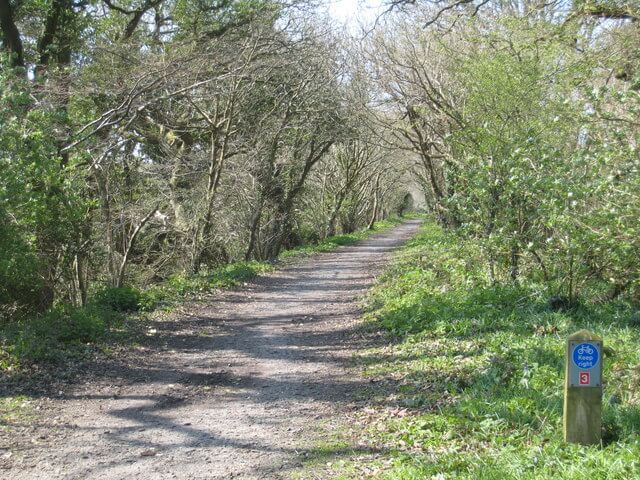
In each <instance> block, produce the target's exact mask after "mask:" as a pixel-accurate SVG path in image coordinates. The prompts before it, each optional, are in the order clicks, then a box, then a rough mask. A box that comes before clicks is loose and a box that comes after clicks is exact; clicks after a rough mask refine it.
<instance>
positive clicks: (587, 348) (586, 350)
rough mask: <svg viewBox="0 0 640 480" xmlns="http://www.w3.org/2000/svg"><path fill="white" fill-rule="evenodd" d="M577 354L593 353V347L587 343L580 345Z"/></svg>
mask: <svg viewBox="0 0 640 480" xmlns="http://www.w3.org/2000/svg"><path fill="white" fill-rule="evenodd" d="M578 355H593V348H591V347H590V346H589V345H582V346H581V347H580V348H579V349H578Z"/></svg>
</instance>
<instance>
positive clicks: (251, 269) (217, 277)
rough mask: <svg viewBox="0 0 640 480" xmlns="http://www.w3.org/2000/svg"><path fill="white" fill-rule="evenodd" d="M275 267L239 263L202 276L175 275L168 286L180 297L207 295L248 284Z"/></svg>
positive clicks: (253, 263)
mask: <svg viewBox="0 0 640 480" xmlns="http://www.w3.org/2000/svg"><path fill="white" fill-rule="evenodd" d="M272 269H273V266H272V265H271V264H269V263H263V262H255V261H254V262H237V263H232V264H229V265H226V266H224V267H221V268H218V269H216V270H213V271H212V272H210V273H203V274H200V275H195V276H194V275H173V276H171V277H170V278H169V281H168V284H169V287H170V288H171V290H172V291H174V292H175V293H177V294H178V295H186V294H191V293H205V292H209V291H212V290H215V289H218V288H229V287H233V286H235V285H238V284H239V283H242V282H246V281H247V280H250V279H252V278H253V277H255V276H256V275H259V274H261V273H266V272H269V271H271V270H272Z"/></svg>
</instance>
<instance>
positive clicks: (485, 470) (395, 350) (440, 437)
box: [303, 224, 640, 480]
mask: <svg viewBox="0 0 640 480" xmlns="http://www.w3.org/2000/svg"><path fill="white" fill-rule="evenodd" d="M368 320H369V323H368V327H369V328H373V329H376V330H381V331H383V332H386V333H385V341H384V342H383V345H381V346H379V347H376V348H373V349H371V350H369V351H364V352H362V353H361V354H360V355H359V357H358V359H357V361H358V365H359V367H360V368H361V369H362V373H363V375H364V376H365V377H367V378H368V379H369V381H370V382H371V383H370V385H371V387H369V388H367V389H366V390H363V391H362V392H360V394H361V400H362V401H363V402H365V405H366V407H363V408H361V409H360V410H359V411H358V412H357V413H356V414H354V416H353V418H352V419H350V421H349V425H350V426H349V427H347V429H346V430H345V432H344V434H343V438H342V439H340V440H338V441H336V448H335V449H333V450H332V449H331V448H329V447H327V445H323V447H322V458H321V460H320V461H319V460H318V458H316V459H315V462H316V465H317V463H318V462H320V463H322V464H323V465H330V468H329V471H328V472H325V473H324V475H325V476H327V477H331V478H345V479H346V478H354V479H355V478H380V479H398V480H409V479H411V480H413V479H449V478H456V479H496V480H497V479H501V480H502V479H548V478H562V479H576V480H577V479H580V480H582V479H584V478H603V479H604V478H607V479H620V480H623V479H625V480H626V479H630V478H640V439H639V437H638V434H639V433H640V387H639V381H640V350H639V349H638V348H637V345H638V344H639V342H640V331H639V326H638V315H637V314H636V313H635V311H634V308H633V306H632V305H629V304H627V303H624V302H617V303H610V304H606V305H592V304H588V303H584V304H582V305H580V306H578V307H576V308H574V309H572V310H569V311H563V312H553V311H551V310H550V309H549V307H548V305H547V301H546V294H545V292H544V290H543V289H542V288H541V287H539V286H536V285H523V286H520V287H514V286H504V285H495V286H492V285H490V284H489V283H488V281H487V279H486V276H485V273H484V269H483V259H482V254H481V251H480V248H479V246H478V245H477V244H474V242H470V241H461V240H460V239H459V238H458V237H455V236H454V235H451V234H447V233H445V232H443V231H442V230H441V229H440V228H439V227H438V226H436V225H433V224H427V225H425V226H424V228H423V230H422V232H421V234H420V235H418V236H417V237H416V238H415V239H414V240H413V241H411V242H410V243H409V244H407V245H406V247H405V248H404V249H403V251H402V252H401V253H400V254H399V255H398V256H397V258H396V260H395V263H394V264H393V265H392V267H391V268H390V269H389V270H388V271H387V273H386V274H385V275H384V277H383V278H382V279H381V282H380V284H379V285H378V286H377V287H376V289H375V290H374V292H373V293H372V295H371V298H370V301H369V313H368ZM582 328H587V329H590V330H593V331H595V332H597V333H599V334H601V335H602V336H603V337H604V340H605V345H606V347H608V348H606V352H605V353H606V355H605V359H604V374H603V375H604V379H605V389H604V391H605V393H604V418H603V423H604V425H603V445H601V446H597V447H581V446H576V445H566V444H564V442H563V441H562V400H563V398H562V394H563V382H564V363H563V362H564V360H563V355H564V350H563V349H564V344H565V343H564V342H565V339H566V337H567V336H568V335H569V334H571V333H573V332H574V331H576V330H579V329H582ZM345 439H346V440H347V441H348V442H349V443H350V445H351V449H345V446H344V441H345ZM345 451H346V452H351V453H347V454H345ZM366 451H369V452H374V453H370V454H367V455H364V454H358V452H366ZM325 468H326V467H325ZM325 476H323V478H325ZM303 478H313V476H311V477H304V476H303Z"/></svg>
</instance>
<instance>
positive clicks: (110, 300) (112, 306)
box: [94, 287, 149, 312]
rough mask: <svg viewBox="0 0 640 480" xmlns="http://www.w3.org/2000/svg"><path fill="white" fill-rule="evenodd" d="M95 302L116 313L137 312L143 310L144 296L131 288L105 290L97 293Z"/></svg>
mask: <svg viewBox="0 0 640 480" xmlns="http://www.w3.org/2000/svg"><path fill="white" fill-rule="evenodd" d="M94 301H95V303H96V304H97V305H99V306H101V307H102V308H106V309H109V310H113V311H114V312H137V311H138V310H140V308H141V306H140V302H141V301H142V294H141V292H140V291H139V290H137V289H135V288H131V287H120V288H115V287H113V288H105V289H103V290H100V291H99V292H98V293H96V295H95V298H94ZM148 304H149V300H147V299H145V305H148Z"/></svg>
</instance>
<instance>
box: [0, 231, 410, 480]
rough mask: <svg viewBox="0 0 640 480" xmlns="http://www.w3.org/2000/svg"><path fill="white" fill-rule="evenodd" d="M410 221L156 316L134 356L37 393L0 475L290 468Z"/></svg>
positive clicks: (327, 401) (322, 417)
mask: <svg viewBox="0 0 640 480" xmlns="http://www.w3.org/2000/svg"><path fill="white" fill-rule="evenodd" d="M419 224H420V222H419V221H409V222H407V223H405V224H404V225H402V226H400V227H398V228H396V229H394V230H393V231H390V232H387V233H384V234H378V235H375V236H373V237H371V238H370V239H368V240H366V241H363V242H361V243H359V244H357V245H354V246H350V247H343V248H340V249H338V250H336V251H334V252H330V253H324V254H319V255H314V256H311V257H308V258H305V259H301V260H298V261H296V262H295V263H294V264H293V265H291V266H288V267H286V268H284V269H283V270H281V271H279V272H277V273H274V274H272V275H268V276H265V277H261V278H259V279H257V280H256V281H255V282H253V283H252V284H250V285H248V286H246V287H244V288H242V289H238V290H235V291H229V292H223V293H221V294H220V295H219V296H218V297H216V298H215V300H214V301H213V302H212V303H211V304H209V305H208V306H206V307H204V306H203V307H198V308H197V309H195V311H191V312H189V313H188V314H180V315H173V316H172V318H169V319H166V320H163V321H160V322H158V323H157V324H155V325H154V328H155V330H156V331H155V332H153V331H151V332H150V335H149V336H148V337H146V338H147V340H146V341H145V343H143V345H141V346H140V347H139V348H137V349H135V351H134V352H132V353H130V354H128V355H125V356H123V357H122V358H120V357H118V356H116V358H115V359H114V360H112V361H111V362H109V363H108V364H106V365H104V364H101V365H96V366H94V367H95V368H92V372H91V375H89V376H88V377H87V378H88V380H86V381H85V382H84V383H81V384H75V385H73V386H69V387H67V388H66V389H65V391H60V392H57V393H58V396H57V398H54V399H51V398H50V399H41V400H39V403H38V408H39V409H40V410H39V412H40V414H39V415H38V418H39V420H37V421H36V424H35V426H25V427H24V428H22V429H20V428H17V429H13V430H12V431H11V432H10V433H9V435H11V436H10V437H9V438H7V432H5V433H2V432H0V441H1V443H0V459H1V460H0V478H7V479H9V478H10V479H14V480H17V479H36V478H38V479H43V478H44V479H89V478H90V479H125V478H126V479H132V478H144V479H156V478H158V479H160V478H162V479H165V478H167V479H169V478H179V479H218V478H219V479H227V478H244V479H254V478H255V479H258V478H259V479H263V478H267V479H271V478H283V477H286V476H287V475H288V473H289V472H290V471H291V469H293V468H295V467H296V466H298V465H299V464H300V461H301V459H302V458H303V456H304V454H305V452H307V451H308V450H309V449H310V448H312V446H313V442H314V435H315V429H316V427H317V425H318V424H319V423H321V422H326V421H332V419H334V418H337V417H339V415H340V412H342V411H343V409H344V408H346V406H347V405H348V403H349V395H350V393H351V392H353V391H355V390H356V389H358V388H359V387H360V386H361V383H362V381H361V380H360V379H357V378H353V377H350V376H349V375H348V374H347V372H346V370H345V369H344V367H343V363H344V362H345V361H347V360H348V359H349V358H350V356H351V354H352V353H353V351H354V349H356V348H358V336H357V334H355V333H354V326H355V324H356V323H357V320H358V317H359V308H358V302H357V299H358V298H359V297H361V296H362V295H363V294H364V293H365V292H366V290H367V289H368V288H369V287H370V286H371V285H372V283H373V281H374V279H375V276H376V275H377V274H378V273H380V271H381V269H382V267H383V266H384V262H385V261H386V260H387V258H388V254H389V252H391V251H392V250H393V249H395V248H396V247H397V246H399V245H400V244H401V243H403V242H404V241H405V240H407V239H408V238H409V237H411V236H412V235H413V234H415V233H416V231H417V229H418V227H419Z"/></svg>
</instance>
